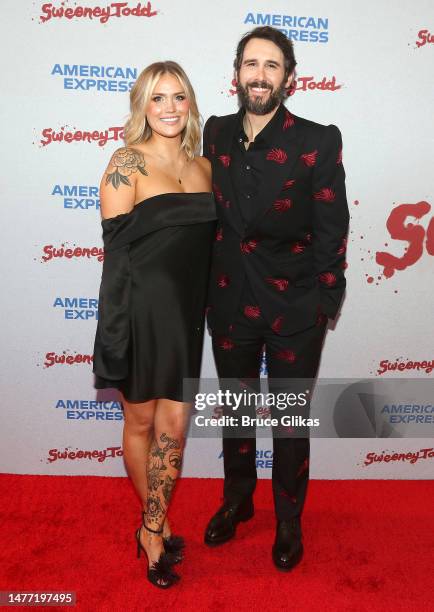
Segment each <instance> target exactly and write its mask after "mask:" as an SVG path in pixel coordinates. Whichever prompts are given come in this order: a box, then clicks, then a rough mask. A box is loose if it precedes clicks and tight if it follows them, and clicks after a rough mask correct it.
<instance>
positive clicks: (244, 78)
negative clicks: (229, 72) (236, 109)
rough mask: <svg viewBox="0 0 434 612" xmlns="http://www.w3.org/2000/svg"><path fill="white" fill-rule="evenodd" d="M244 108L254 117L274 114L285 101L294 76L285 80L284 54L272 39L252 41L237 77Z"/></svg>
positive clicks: (253, 39) (248, 44) (245, 49)
mask: <svg viewBox="0 0 434 612" xmlns="http://www.w3.org/2000/svg"><path fill="white" fill-rule="evenodd" d="M237 80H238V88H237V90H238V97H239V101H240V103H241V105H242V106H243V107H244V108H245V109H246V110H247V111H249V112H251V113H253V114H254V115H266V114H268V113H271V111H272V110H274V109H275V108H276V106H278V105H279V104H280V102H282V100H284V98H285V96H286V90H287V89H288V87H289V85H290V84H291V81H292V75H290V76H289V77H288V78H287V79H285V63H284V56H283V53H282V51H281V50H280V49H279V47H278V46H277V45H275V44H274V43H273V42H271V41H270V40H264V39H262V38H252V39H251V40H249V42H248V43H247V45H246V46H245V48H244V53H243V59H242V61H241V66H240V70H239V72H238V74H237Z"/></svg>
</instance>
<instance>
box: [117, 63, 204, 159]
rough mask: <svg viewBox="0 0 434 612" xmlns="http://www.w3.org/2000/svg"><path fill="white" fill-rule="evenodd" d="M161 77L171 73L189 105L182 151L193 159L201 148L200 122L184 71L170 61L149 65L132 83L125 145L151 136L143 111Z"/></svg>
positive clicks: (182, 139)
mask: <svg viewBox="0 0 434 612" xmlns="http://www.w3.org/2000/svg"><path fill="white" fill-rule="evenodd" d="M164 74H171V75H173V76H175V77H176V78H177V79H178V80H179V82H180V83H181V85H182V87H183V89H184V91H185V95H186V96H187V99H188V101H189V102H190V110H189V114H188V121H187V124H186V126H185V128H184V129H183V130H182V133H181V148H182V149H184V150H185V152H186V154H187V155H188V157H189V158H193V157H194V156H195V154H197V153H198V152H199V146H200V119H199V111H198V108H197V102H196V96H195V95H194V90H193V87H192V86H191V83H190V81H189V79H188V77H187V75H186V74H185V72H184V70H183V69H182V68H181V66H180V65H179V64H177V63H176V62H172V61H166V62H155V63H154V64H151V65H150V66H148V67H147V68H145V69H144V70H143V71H142V72H141V73H140V75H139V77H138V79H137V81H136V82H135V83H134V85H133V87H132V89H131V92H130V116H129V118H128V120H127V122H126V124H125V126H124V140H125V144H126V145H127V146H128V145H135V144H139V143H141V142H146V141H147V140H149V138H150V137H151V135H152V130H151V128H150V126H149V124H148V122H147V120H146V109H147V108H148V104H149V101H150V100H151V96H152V92H153V91H154V89H155V86H156V84H157V82H158V80H159V79H160V77H162V76H163V75H164Z"/></svg>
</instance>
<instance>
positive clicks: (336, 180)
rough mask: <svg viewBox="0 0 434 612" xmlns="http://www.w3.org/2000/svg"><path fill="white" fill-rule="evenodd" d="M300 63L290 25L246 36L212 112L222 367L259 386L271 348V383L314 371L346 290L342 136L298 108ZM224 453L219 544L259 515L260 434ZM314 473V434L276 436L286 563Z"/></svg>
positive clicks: (215, 540) (226, 445)
mask: <svg viewBox="0 0 434 612" xmlns="http://www.w3.org/2000/svg"><path fill="white" fill-rule="evenodd" d="M295 66H296V61H295V57H294V50H293V45H292V42H291V41H290V40H289V39H288V38H287V37H286V36H285V35H284V34H283V33H282V32H280V31H279V30H276V29H274V28H271V27H268V26H266V27H259V28H256V29H254V30H253V31H251V32H249V33H247V34H246V35H244V36H243V38H242V39H241V40H240V42H239V44H238V47H237V51H236V58H235V62H234V68H235V77H236V81H237V91H238V99H239V104H240V109H239V112H238V113H236V114H233V115H228V116H225V117H216V116H213V117H210V119H209V120H208V121H207V123H206V125H205V129H204V147H203V148H204V155H205V156H206V157H207V158H208V159H209V160H210V162H211V164H212V171H213V191H214V195H215V199H216V202H217V209H218V227H217V233H216V240H215V246H214V253H213V260H212V269H211V276H210V289H209V306H208V315H207V316H208V324H209V327H210V328H211V330H212V338H213V352H214V357H215V361H216V367H217V371H218V375H219V378H220V380H226V379H231V380H233V379H237V380H238V381H241V382H242V381H245V380H246V379H248V380H249V381H250V384H251V385H252V380H253V381H254V380H259V371H260V366H261V357H262V353H263V351H264V350H265V355H266V365H267V370H268V382H269V384H270V389H271V387H272V385H273V381H280V383H279V384H280V387H279V384H278V385H277V388H282V385H281V382H282V381H293V380H296V379H297V380H310V381H312V380H314V378H315V377H316V374H317V370H318V366H319V360H320V356H321V350H322V345H323V340H324V336H325V333H326V329H327V322H328V319H334V318H335V317H336V315H337V313H338V309H339V305H340V303H341V300H342V297H343V293H344V290H345V278H344V267H345V247H346V236H347V231H348V221H349V214H348V206H347V200H346V195H345V172H344V168H343V166H342V141H341V135H340V132H339V130H338V128H337V127H336V126H334V125H329V126H325V125H320V124H318V123H314V122H312V121H308V120H306V119H302V118H300V117H297V116H295V115H294V114H292V113H291V112H290V111H289V110H287V108H286V107H285V105H284V100H285V98H286V97H287V96H288V94H289V92H290V90H291V87H293V86H294V75H295ZM253 386H254V385H253ZM240 388H241V385H240ZM272 412H273V411H272ZM274 414H276V415H277V416H279V415H278V412H276V411H274ZM283 429H285V428H283ZM290 429H291V428H290ZM280 431H282V428H280ZM223 451H224V472H225V480H224V503H223V505H222V506H221V508H220V509H219V510H218V511H217V513H216V514H215V515H214V516H213V517H212V519H211V520H210V522H209V524H208V526H207V528H206V532H205V542H206V544H208V545H210V546H213V545H217V544H222V543H224V542H227V541H228V540H230V539H231V538H232V537H233V536H234V535H235V532H236V527H237V525H238V523H239V522H240V521H247V520H249V519H250V518H251V517H252V516H253V513H254V509H253V500H252V497H253V492H254V489H255V485H256V479H257V475H256V461H255V459H256V439H255V438H254V437H251V436H250V435H249V436H247V437H243V436H242V435H241V434H240V435H239V436H238V437H237V436H235V437H234V435H233V432H232V435H225V434H224V437H223ZM308 477H309V436H308V434H307V435H306V434H305V435H302V436H298V437H297V436H293V435H290V434H288V435H275V436H274V437H273V471H272V485H273V497H274V508H275V513H276V519H277V524H276V533H275V539H274V544H273V546H272V557H273V561H274V563H275V565H276V566H277V567H278V568H279V569H283V570H289V569H291V568H293V567H294V566H295V565H296V564H297V563H298V562H299V561H300V560H301V558H302V555H303V545H302V532H301V515H302V510H303V505H304V501H305V496H306V490H307V484H308Z"/></svg>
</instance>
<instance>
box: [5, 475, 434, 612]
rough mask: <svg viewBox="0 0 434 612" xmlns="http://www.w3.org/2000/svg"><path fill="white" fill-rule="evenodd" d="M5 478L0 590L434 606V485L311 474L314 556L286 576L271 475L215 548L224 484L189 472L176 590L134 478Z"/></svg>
mask: <svg viewBox="0 0 434 612" xmlns="http://www.w3.org/2000/svg"><path fill="white" fill-rule="evenodd" d="M0 484H1V500H2V501H1V506H2V507H1V525H2V534H1V552H0V558H1V580H0V590H2V591H5V590H12V591H19V590H21V591H23V590H25V591H29V590H34V591H43V590H51V591H53V590H74V591H76V592H77V606H76V607H75V608H61V607H55V608H54V607H51V608H45V609H49V610H68V609H78V610H86V611H87V610H88V611H89V612H90V611H99V610H104V611H110V612H115V611H116V612H117V611H122V612H125V611H142V610H153V611H155V609H156V608H158V609H162V610H166V609H167V610H174V611H175V612H178V611H183V610H193V609H194V610H198V611H199V612H202V611H203V610H213V611H214V610H219V611H220V610H228V611H229V610H231V611H232V610H250V611H251V610H273V611H274V610H294V611H297V612H298V611H300V610H301V611H304V610H321V611H323V610H325V611H327V610H330V611H332V610H333V611H341V610H345V611H351V612H354V611H356V612H358V611H364V610H369V612H373V611H377V610H382V611H383V610H384V611H387V612H389V611H393V612H395V611H397V610H406V611H407V612H408V611H411V610H422V609H424V610H434V604H433V600H432V586H433V580H432V575H433V569H432V568H433V561H434V552H433V551H434V535H433V534H434V530H433V525H432V512H433V508H434V483H433V482H432V481H312V482H311V485H310V490H309V497H308V502H307V505H306V509H305V515H304V523H303V527H304V534H305V537H304V544H305V557H304V560H303V562H302V564H301V565H300V566H298V568H297V569H295V570H294V571H292V572H290V573H288V574H286V573H282V572H278V571H277V570H276V569H275V568H274V566H273V564H272V561H271V545H272V541H273V535H274V534H273V531H274V517H273V512H272V505H271V483H270V481H260V482H259V483H258V487H257V490H256V493H255V507H256V514H255V517H254V518H253V519H252V520H251V521H250V522H249V523H246V524H242V525H240V526H239V528H238V532H237V538H236V539H235V540H233V541H232V542H230V543H228V544H226V545H225V546H223V547H219V548H216V549H211V550H210V549H208V548H207V547H205V545H203V544H202V534H203V530H204V527H205V525H206V523H207V521H208V518H209V517H210V516H211V514H212V513H213V512H214V510H215V509H216V508H217V506H218V504H219V502H220V494H221V481H219V480H199V479H183V480H181V481H180V482H179V484H178V488H177V491H176V494H175V498H174V504H173V508H172V510H171V522H172V525H173V527H174V528H175V529H174V531H175V532H176V533H180V534H182V535H183V536H184V537H185V538H186V540H187V552H186V559H185V561H184V562H183V563H182V564H181V566H178V567H180V573H181V576H182V579H181V582H180V583H179V584H178V585H176V586H175V587H173V588H172V589H170V590H168V591H160V590H158V589H156V588H155V587H153V586H152V585H150V584H149V583H148V582H147V580H146V579H145V561H144V559H143V557H141V559H140V560H137V558H136V548H135V543H134V530H135V528H136V527H137V526H138V523H139V520H140V508H139V504H138V502H137V500H136V498H135V495H134V493H133V490H132V488H131V485H130V483H129V481H128V480H127V479H125V478H100V477H55V476H14V475H8V474H6V475H0ZM430 585H431V586H430ZM4 609H6V608H4ZM10 609H23V608H21V607H20V608H10ZM26 609H28V608H26ZM37 609H38V608H37Z"/></svg>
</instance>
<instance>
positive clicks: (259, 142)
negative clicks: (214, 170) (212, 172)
mask: <svg viewBox="0 0 434 612" xmlns="http://www.w3.org/2000/svg"><path fill="white" fill-rule="evenodd" d="M284 112H285V107H284V105H283V104H281V105H280V106H279V108H278V110H277V111H276V113H275V114H274V116H273V117H272V118H271V119H270V121H269V122H268V123H267V125H266V126H265V127H264V128H263V129H262V130H261V131H260V132H259V134H257V135H256V138H255V140H254V141H253V142H251V143H250V145H249V147H248V149H246V148H245V145H244V143H245V142H248V140H249V139H248V137H247V135H246V133H245V131H244V127H243V119H244V116H245V112H242V113H240V115H239V124H238V126H237V129H236V130H235V134H234V140H233V143H232V150H231V165H230V173H231V179H232V182H233V186H234V191H235V194H236V196H237V199H238V205H239V207H240V211H241V215H242V217H243V220H244V224H245V225H246V226H247V225H248V224H249V222H250V221H251V220H252V219H253V216H254V212H255V208H256V207H255V205H254V204H255V198H256V196H257V194H258V191H259V188H260V186H261V185H262V182H263V181H264V180H265V181H266V180H267V176H264V164H265V155H264V151H269V150H270V149H271V148H272V147H273V141H274V136H275V134H276V132H277V131H279V130H280V126H281V124H282V117H283V114H284ZM268 180H270V178H268Z"/></svg>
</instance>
